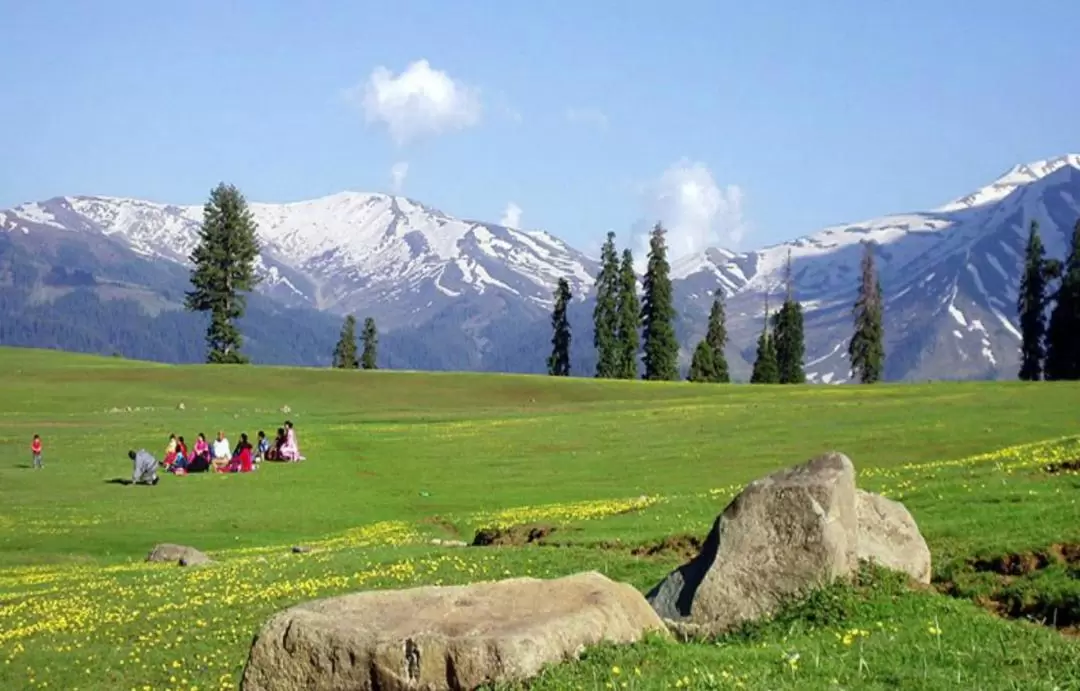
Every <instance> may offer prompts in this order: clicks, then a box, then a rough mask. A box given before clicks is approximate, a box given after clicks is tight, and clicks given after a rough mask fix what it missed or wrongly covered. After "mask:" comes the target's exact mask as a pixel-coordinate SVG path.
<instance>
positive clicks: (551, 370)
mask: <svg viewBox="0 0 1080 691" xmlns="http://www.w3.org/2000/svg"><path fill="white" fill-rule="evenodd" d="M571 297H572V296H571V294H570V284H569V283H567V281H566V279H565V278H560V279H559V283H558V285H557V286H556V287H555V308H554V309H553V310H552V311H551V331H552V334H551V355H550V356H548V361H547V367H548V374H550V375H551V376H553V377H569V376H570V338H571V336H570V320H569V319H567V316H566V310H567V308H568V307H569V306H570V299H571Z"/></svg>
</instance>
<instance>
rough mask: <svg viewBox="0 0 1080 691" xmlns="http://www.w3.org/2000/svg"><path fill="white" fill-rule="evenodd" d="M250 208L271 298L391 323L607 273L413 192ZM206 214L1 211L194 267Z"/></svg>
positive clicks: (86, 208) (135, 204)
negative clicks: (458, 303)
mask: <svg viewBox="0 0 1080 691" xmlns="http://www.w3.org/2000/svg"><path fill="white" fill-rule="evenodd" d="M250 209H251V211H252V214H253V216H254V217H255V220H256V223H257V224H258V236H259V241H260V246H261V253H260V257H259V259H258V260H257V266H256V269H257V272H258V273H259V274H260V275H261V276H262V279H263V280H262V286H260V290H261V291H263V292H265V293H268V294H270V295H271V296H273V297H275V298H276V299H278V300H281V301H282V302H284V303H287V304H290V305H294V306H296V305H306V306H309V307H313V308H315V309H318V310H324V311H325V310H328V311H333V312H336V313H346V312H355V313H370V312H376V313H378V315H379V316H380V317H382V319H380V323H382V324H383V325H384V326H386V327H389V328H393V327H396V326H401V325H405V324H415V323H418V322H422V321H424V319H425V318H426V316H428V315H429V314H431V313H433V312H436V311H438V310H439V309H441V308H443V307H444V306H445V305H446V304H448V303H449V302H451V301H454V300H456V299H459V298H469V299H481V300H482V299H483V298H484V297H485V296H490V295H491V294H492V293H500V294H504V295H506V296H512V297H510V299H518V300H520V301H522V302H523V303H524V304H526V305H531V306H534V307H537V308H540V309H545V308H547V307H548V306H549V305H550V304H551V300H552V290H553V288H554V285H555V282H556V281H557V280H558V279H559V278H560V277H564V278H566V279H567V280H568V281H569V282H570V284H571V288H572V289H573V291H574V292H575V293H576V294H582V293H583V292H585V290H587V288H588V286H589V285H591V283H592V278H591V276H592V275H593V274H594V273H595V271H596V265H595V262H593V261H592V260H590V259H588V258H587V257H585V255H583V254H582V253H580V252H578V251H577V250H574V249H572V248H571V247H569V246H568V245H566V244H565V243H563V242H562V241H561V240H559V239H557V238H555V237H553V236H551V235H549V234H548V233H545V232H540V231H525V230H519V229H515V228H505V227H502V226H499V225H495V224H488V223H481V222H474V221H463V220H459V219H456V218H451V217H450V216H447V215H446V214H444V213H442V212H440V211H437V210H435V209H431V208H428V207H426V206H424V205H422V204H419V203H417V202H415V201H413V200H411V199H407V198H405V197H396V196H387V195H383V194H361V193H355V192H343V193H340V194H335V195H331V196H328V197H323V198H321V199H314V200H311V201H303V202H296V203H290V204H260V203H253V204H250ZM202 213H203V211H202V207H197V206H172V205H167V204H157V203H152V202H147V201H142V200H136V199H121V198H114V197H86V196H78V197H60V198H56V199H50V200H48V201H45V202H38V203H30V204H23V205H21V206H18V207H15V208H14V209H11V210H10V211H7V212H0V229H2V228H7V229H9V230H10V229H13V228H14V227H16V226H19V227H21V228H22V229H23V230H24V231H27V232H29V231H30V230H32V229H33V228H34V227H35V226H37V227H49V228H55V229H63V230H71V231H81V232H90V233H100V234H103V235H106V236H109V237H113V238H117V239H120V240H122V241H123V242H124V243H125V244H126V245H128V246H129V247H130V248H131V249H132V250H133V251H135V252H136V253H138V254H140V255H142V256H144V257H147V258H151V259H163V260H167V261H170V262H179V263H185V264H186V263H187V262H188V259H187V258H188V256H190V254H191V251H192V250H193V249H194V247H195V245H196V244H197V242H198V230H199V224H200V223H201V221H202Z"/></svg>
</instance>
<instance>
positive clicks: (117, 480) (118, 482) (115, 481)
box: [105, 477, 131, 485]
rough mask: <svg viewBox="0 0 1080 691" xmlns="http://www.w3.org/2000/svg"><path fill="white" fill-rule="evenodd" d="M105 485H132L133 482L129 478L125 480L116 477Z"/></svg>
mask: <svg viewBox="0 0 1080 691" xmlns="http://www.w3.org/2000/svg"><path fill="white" fill-rule="evenodd" d="M105 484H106V485H130V484H131V480H129V479H127V478H123V477H114V478H113V479H111V480H106V481H105Z"/></svg>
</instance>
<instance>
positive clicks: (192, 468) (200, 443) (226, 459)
mask: <svg viewBox="0 0 1080 691" xmlns="http://www.w3.org/2000/svg"><path fill="white" fill-rule="evenodd" d="M302 460H304V457H303V456H301V455H300V446H299V444H298V443H297V441H296V430H295V429H293V424H292V422H291V421H289V420H286V421H285V426H284V427H279V428H278V431H277V437H276V438H275V439H274V441H273V442H272V443H271V442H270V440H269V439H267V438H266V434H265V433H263V431H262V430H259V434H258V439H257V440H256V443H255V446H252V445H251V442H250V441H248V435H247V433H241V434H240V441H239V442H238V443H237V444H236V446H235V447H234V448H230V446H229V440H228V438H226V437H225V432H224V431H219V432H218V433H217V439H216V440H215V441H214V443H213V444H208V443H207V441H206V436H205V435H204V434H203V433H202V432H200V433H199V436H198V437H197V438H196V439H195V444H194V446H192V447H191V448H190V449H189V448H188V445H187V443H186V442H185V441H184V438H183V437H182V436H180V437H178V436H176V435H175V434H170V435H169V443H168V444H167V445H166V446H165V456H164V458H163V459H162V461H161V465H163V466H164V467H165V470H166V471H167V472H170V473H173V474H175V475H187V474H188V473H205V472H215V473H250V472H251V471H253V470H256V469H257V468H258V464H259V463H261V462H262V461H290V462H295V461H302Z"/></svg>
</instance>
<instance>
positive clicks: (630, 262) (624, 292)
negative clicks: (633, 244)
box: [615, 249, 641, 379]
mask: <svg viewBox="0 0 1080 691" xmlns="http://www.w3.org/2000/svg"><path fill="white" fill-rule="evenodd" d="M640 310H641V304H640V302H639V301H638V295H637V275H636V274H635V273H634V255H633V253H632V252H631V251H630V250H629V249H625V250H623V255H622V265H621V266H620V267H619V293H618V300H617V310H616V311H617V314H618V319H617V324H616V330H615V341H616V343H618V361H617V363H616V369H615V376H616V377H618V378H619V379H637V376H638V348H639V345H640V342H639V341H640V339H639V335H638V329H640V328H641V314H640Z"/></svg>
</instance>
